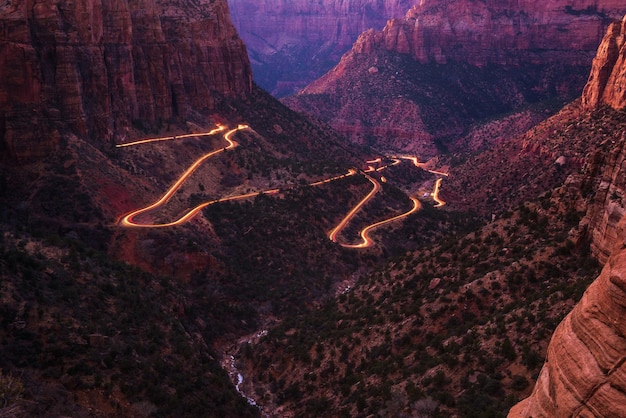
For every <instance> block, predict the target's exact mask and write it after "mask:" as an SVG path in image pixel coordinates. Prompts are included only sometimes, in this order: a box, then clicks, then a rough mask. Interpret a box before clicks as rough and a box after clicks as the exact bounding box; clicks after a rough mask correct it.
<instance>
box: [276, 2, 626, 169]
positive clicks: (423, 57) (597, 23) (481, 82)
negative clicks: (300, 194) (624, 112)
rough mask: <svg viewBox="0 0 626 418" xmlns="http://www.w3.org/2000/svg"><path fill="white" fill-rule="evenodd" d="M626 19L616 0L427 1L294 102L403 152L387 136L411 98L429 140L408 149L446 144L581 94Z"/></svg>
mask: <svg viewBox="0 0 626 418" xmlns="http://www.w3.org/2000/svg"><path fill="white" fill-rule="evenodd" d="M624 13H626V5H625V4H623V2H617V1H614V0H605V1H599V2H595V1H594V2H592V1H580V2H577V3H576V4H572V3H571V2H566V1H563V0H560V1H549V2H544V3H541V2H535V1H524V2H518V1H504V2H495V1H487V2H482V1H463V2H458V1H450V0H438V1H431V2H427V1H423V2H420V4H419V5H416V6H414V7H412V8H411V9H410V11H409V12H408V13H407V14H406V16H405V18H403V19H392V20H390V21H389V22H388V23H387V25H386V26H385V28H384V29H383V30H382V31H376V30H369V31H366V32H365V33H363V34H362V35H361V36H360V37H359V39H358V40H357V41H356V42H355V44H354V46H353V48H352V50H351V51H350V52H348V53H346V54H345V55H344V56H343V57H342V59H341V61H340V62H339V64H338V65H337V66H335V67H334V68H333V69H332V70H331V71H329V72H328V73H327V74H325V75H324V76H323V77H321V78H319V79H318V80H316V81H314V82H313V83H311V84H310V85H309V86H307V87H306V88H305V89H303V90H302V91H301V92H300V93H299V94H298V95H297V96H294V97H289V98H286V99H285V103H286V104H287V105H288V106H290V107H292V108H294V109H296V110H299V111H305V112H309V113H313V114H314V115H315V116H316V117H319V118H321V119H322V120H325V121H326V122H328V123H330V124H331V125H332V126H333V127H335V128H336V129H338V130H340V131H341V132H343V133H345V134H346V135H347V136H349V137H350V138H351V139H352V140H353V141H354V142H367V143H370V144H375V145H376V146H377V147H378V148H381V149H389V148H392V147H393V148H396V147H395V146H394V144H389V143H388V141H389V139H388V138H387V137H385V136H384V135H380V134H379V133H380V132H387V131H389V129H388V125H389V124H390V123H392V122H390V120H391V118H390V116H391V115H394V114H396V113H397V111H398V110H399V109H403V108H404V107H405V105H404V104H402V103H401V102H406V101H407V99H408V101H411V102H412V103H413V107H414V108H416V109H418V110H417V113H416V112H413V113H414V114H416V116H417V117H414V118H413V119H411V120H410V121H409V120H405V121H404V123H403V124H404V125H410V124H411V123H412V124H413V125H414V126H415V127H416V128H417V129H419V130H420V131H421V134H420V135H419V136H417V135H414V134H411V132H410V130H409V131H406V132H404V135H405V136H406V137H407V138H410V140H409V141H408V142H407V144H405V146H403V147H402V149H403V150H406V151H410V150H415V151H418V152H419V151H420V150H426V151H427V150H429V149H431V150H432V149H434V145H433V144H435V143H437V144H439V145H441V144H444V146H446V147H447V146H448V145H449V144H450V143H452V142H458V139H459V138H462V137H463V135H465V134H466V133H467V131H468V129H469V127H470V126H472V125H475V124H476V123H479V122H480V121H484V120H487V119H491V118H493V117H495V116H496V115H503V114H511V113H513V112H515V111H516V110H518V109H522V108H523V107H524V106H525V105H527V104H528V103H533V102H539V101H542V100H546V99H549V100H553V99H558V100H561V101H563V102H565V101H570V100H573V99H574V98H575V97H578V96H579V95H580V92H581V91H582V89H583V87H584V85H585V82H586V81H587V78H588V76H589V69H590V67H591V62H592V60H593V57H594V56H595V52H596V50H597V48H598V45H599V44H600V42H601V40H602V36H603V34H604V33H605V32H606V28H607V27H608V25H609V24H610V23H611V22H612V21H613V20H615V19H621V18H622V17H623V15H624ZM326 108H328V110H327V109H326ZM372 109H374V110H375V111H374V112H372V111H371V110H372ZM382 109H392V111H391V112H390V113H388V114H386V115H385V114H382V112H381V110H382ZM378 113H381V115H380V117H379V116H378ZM424 125H425V129H421V127H422V126H424ZM381 128H383V129H381ZM417 129H414V130H413V131H415V130H417ZM426 138H431V140H430V142H431V144H430V146H428V144H427V143H426V142H424V141H427V139H426ZM411 141H414V143H415V144H417V146H415V144H411V143H409V142H411ZM420 141H421V144H418V143H419V142H420ZM396 149H397V148H396ZM426 156H427V155H424V157H426Z"/></svg>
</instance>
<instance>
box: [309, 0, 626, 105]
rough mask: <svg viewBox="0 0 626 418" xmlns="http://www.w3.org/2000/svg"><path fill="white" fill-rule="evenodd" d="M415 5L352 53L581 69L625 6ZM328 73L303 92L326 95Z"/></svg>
mask: <svg viewBox="0 0 626 418" xmlns="http://www.w3.org/2000/svg"><path fill="white" fill-rule="evenodd" d="M577 3H580V4H576V5H572V4H571V2H566V1H549V2H535V1H525V2H518V1H498V2H496V1H489V2H474V1H464V2H458V1H450V0H439V1H432V2H421V3H420V4H419V5H417V6H414V7H412V8H411V9H410V10H409V12H408V13H407V14H406V16H405V18H404V19H392V20H390V21H389V22H388V23H387V25H386V26H385V28H384V29H383V30H382V31H374V30H369V31H367V32H365V33H363V34H362V35H361V36H360V37H359V39H358V40H357V42H356V43H355V45H354V47H353V48H352V51H351V52H350V54H371V53H372V52H374V51H376V50H380V49H384V50H387V51H394V52H398V53H401V54H408V55H411V56H412V57H413V58H414V59H415V60H416V61H418V62H419V63H422V64H426V63H437V64H446V63H448V62H465V63H469V64H471V65H474V66H478V67H483V66H486V65H489V64H496V65H505V66H509V67H515V66H519V65H522V64H542V65H546V64H551V63H561V64H568V65H581V66H585V67H587V66H588V65H589V63H590V62H591V60H592V59H593V57H594V56H595V53H596V50H597V48H598V45H599V44H600V41H601V40H602V36H603V34H604V32H605V30H606V26H607V25H608V24H609V23H610V21H611V20H614V19H621V17H622V16H623V15H624V13H625V12H626V5H624V4H623V2H619V1H615V0H605V1H580V2H577ZM332 78H333V73H332V72H331V73H329V74H328V75H326V76H325V77H322V79H320V80H319V81H318V82H315V83H313V84H312V85H311V86H309V87H307V89H306V90H305V92H306V93H315V92H319V91H321V90H326V89H327V86H328V85H329V83H331V82H332Z"/></svg>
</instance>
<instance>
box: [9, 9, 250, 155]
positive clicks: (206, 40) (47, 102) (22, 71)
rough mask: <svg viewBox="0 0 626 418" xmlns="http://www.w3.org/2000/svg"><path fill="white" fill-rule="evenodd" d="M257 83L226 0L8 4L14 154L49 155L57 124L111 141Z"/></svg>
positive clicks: (182, 116)
mask: <svg viewBox="0 0 626 418" xmlns="http://www.w3.org/2000/svg"><path fill="white" fill-rule="evenodd" d="M250 89H251V70H250V66H249V62H248V58H247V53H246V49H245V47H244V45H243V42H242V41H241V40H240V39H239V37H238V35H237V32H236V30H235V29H234V27H233V26H232V24H231V22H230V17H229V11H228V6H227V3H226V0H217V1H214V0H201V1H191V0H181V1H172V0H142V1H128V0H85V1H80V2H70V1H63V0H55V1H46V2H36V1H33V0H14V1H11V2H4V4H2V5H0V143H1V144H3V145H4V147H5V148H6V150H7V151H8V152H9V153H10V154H11V155H12V156H13V157H16V158H29V157H38V156H41V155H45V154H46V153H47V152H49V151H50V150H51V149H53V148H54V142H55V140H56V138H58V136H59V134H58V131H59V130H63V129H70V130H72V131H73V132H75V133H76V134H78V135H80V136H83V137H91V138H93V140H94V141H104V140H112V139H113V138H114V137H115V136H119V135H123V134H124V132H125V131H126V130H127V129H128V128H129V127H130V126H132V125H133V123H134V124H140V125H141V126H143V127H150V128H158V127H159V126H160V125H162V124H163V123H165V122H166V121H167V120H168V119H172V118H180V119H181V120H186V119H188V118H191V117H192V116H193V115H194V114H202V113H204V112H206V111H208V110H210V109H212V108H213V107H214V105H215V100H216V98H217V97H219V96H234V97H242V96H245V95H246V94H247V93H248V92H249V91H250ZM51 132H52V134H50V133H51Z"/></svg>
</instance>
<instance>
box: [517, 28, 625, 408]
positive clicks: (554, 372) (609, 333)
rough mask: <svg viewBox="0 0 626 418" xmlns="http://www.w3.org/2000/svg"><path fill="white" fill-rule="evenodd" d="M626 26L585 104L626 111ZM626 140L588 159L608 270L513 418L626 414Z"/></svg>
mask: <svg viewBox="0 0 626 418" xmlns="http://www.w3.org/2000/svg"><path fill="white" fill-rule="evenodd" d="M625 24H626V18H625V19H624V21H622V22H619V23H616V24H613V25H611V27H610V28H609V29H608V32H607V35H606V36H605V38H604V39H603V41H602V44H601V46H600V48H599V49H598V55H597V56H596V58H595V59H594V63H593V69H592V73H591V75H590V77H589V82H588V84H587V85H586V87H585V89H584V95H583V100H582V103H583V106H584V108H585V109H587V110H593V109H594V108H595V107H597V106H601V105H607V104H608V105H610V106H612V107H614V108H616V109H621V110H620V114H621V115H623V114H624V107H626V103H625V102H624V95H623V84H624V74H625V72H626V62H625V61H624V56H625V55H624V33H625V32H624V27H625ZM625 170H626V135H624V133H622V134H621V140H610V139H607V140H606V141H605V143H604V144H603V145H602V146H601V147H600V149H599V151H597V152H595V153H594V154H593V155H592V156H591V157H590V160H589V162H588V166H587V169H586V174H585V176H584V177H585V180H584V181H583V182H582V183H581V189H582V194H583V196H586V197H588V198H589V200H590V205H589V206H588V209H587V213H586V215H585V217H584V219H583V221H582V223H581V226H582V227H583V230H586V231H587V233H588V236H589V237H590V239H591V250H592V252H593V253H594V255H595V256H596V257H597V258H598V259H599V260H600V261H601V262H602V263H606V264H605V267H604V269H603V271H602V273H601V274H600V276H599V277H598V278H597V279H596V281H595V282H594V283H593V284H592V285H591V286H590V287H589V289H587V291H586V292H585V295H584V296H583V298H582V300H581V301H580V302H579V303H578V305H577V306H576V307H575V308H574V310H573V311H572V312H571V313H570V314H569V315H568V316H567V317H566V318H565V319H564V320H563V322H562V323H561V324H560V325H559V327H558V328H557V330H556V331H555V333H554V335H553V337H552V340H551V343H550V346H549V348H548V354H547V359H546V362H545V364H544V366H543V369H542V372H541V374H540V376H539V379H538V381H537V383H536V386H535V388H534V390H533V393H532V395H531V396H530V397H529V398H527V399H525V400H524V401H522V402H521V403H519V404H518V405H516V406H515V407H514V408H513V409H512V410H511V411H510V413H509V417H530V416H532V417H554V416H598V417H599V416H613V417H625V416H626V396H625V393H626V391H625V385H624V382H625V381H626V368H625V367H624V358H625V357H626V345H625V344H624V335H626V329H625V327H624V321H623V319H624V317H625V316H626V304H625V303H624V300H626V250H625V248H626V246H625V241H624V232H625V231H626V217H625V216H624V215H626V203H625V202H624V195H625V194H626V181H625V180H624V179H626V173H625Z"/></svg>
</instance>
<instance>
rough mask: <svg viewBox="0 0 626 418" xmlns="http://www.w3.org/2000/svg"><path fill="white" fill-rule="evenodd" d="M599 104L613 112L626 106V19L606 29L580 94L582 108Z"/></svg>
mask: <svg viewBox="0 0 626 418" xmlns="http://www.w3.org/2000/svg"><path fill="white" fill-rule="evenodd" d="M601 104H608V105H609V106H611V107H614V108H616V109H621V108H623V107H626V17H625V18H624V19H623V20H622V21H621V22H615V23H613V24H612V25H611V26H610V27H609V29H608V31H607V34H606V36H605V37H604V39H603V40H602V43H601V44H600V47H599V48H598V53H597V55H596V58H594V60H593V67H592V69H591V75H590V76H589V81H588V82H587V85H586V86H585V90H584V92H583V105H584V106H585V108H587V109H594V108H596V107H597V106H599V105H601Z"/></svg>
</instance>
